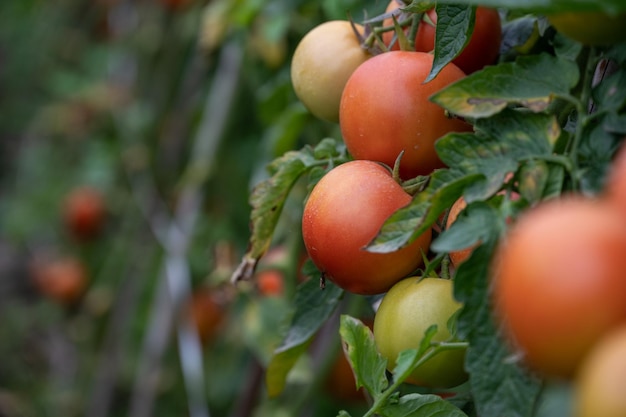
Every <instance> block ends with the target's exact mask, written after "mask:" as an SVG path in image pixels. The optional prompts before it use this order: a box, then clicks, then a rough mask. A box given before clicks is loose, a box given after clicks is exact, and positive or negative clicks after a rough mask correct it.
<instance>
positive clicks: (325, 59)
mask: <svg viewBox="0 0 626 417" xmlns="http://www.w3.org/2000/svg"><path fill="white" fill-rule="evenodd" d="M355 27H356V29H357V31H358V32H359V33H361V34H362V33H363V31H364V28H363V26H361V25H358V24H355ZM370 56H371V55H370V54H369V53H368V52H367V51H366V50H365V49H363V48H362V47H361V42H360V40H359V38H358V36H357V34H356V33H355V31H354V29H353V28H352V25H351V24H350V22H348V21H347V20H331V21H328V22H324V23H322V24H321V25H318V26H316V27H314V28H313V29H312V30H311V31H310V32H308V33H307V34H306V35H305V36H304V37H303V38H302V39H301V40H300V43H298V46H297V47H296V50H295V51H294V54H293V58H292V60H291V83H292V85H293V89H294V90H295V93H296V95H297V96H298V98H299V99H300V101H302V103H303V104H304V105H305V107H306V108H307V109H309V111H310V112H311V113H313V115H315V116H316V117H318V118H320V119H323V120H328V121H331V122H338V121H339V101H340V100H341V92H342V91H343V88H344V86H345V84H346V82H347V81H348V78H349V77H350V75H351V74H352V72H353V71H354V70H355V69H356V68H357V67H358V66H359V65H361V64H362V63H363V62H365V61H366V60H367V59H368V58H370Z"/></svg>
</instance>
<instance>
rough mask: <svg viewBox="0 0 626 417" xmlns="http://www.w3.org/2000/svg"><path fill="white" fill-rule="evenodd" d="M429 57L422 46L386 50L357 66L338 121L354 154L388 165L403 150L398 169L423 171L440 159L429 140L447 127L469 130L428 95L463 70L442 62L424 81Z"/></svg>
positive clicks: (408, 172)
mask: <svg viewBox="0 0 626 417" xmlns="http://www.w3.org/2000/svg"><path fill="white" fill-rule="evenodd" d="M432 63H433V57H432V55H430V54H427V53H424V52H405V51H391V52H386V53H382V54H379V55H376V56H374V57H372V58H370V59H369V60H367V61H366V62H364V63H363V64H361V66H359V67H358V68H357V69H356V70H355V71H354V73H353V74H352V76H351V77H350V79H349V80H348V83H347V84H346V86H345V89H344V92H343V95H342V97H341V104H340V112H339V119H340V120H339V125H340V127H341V133H342V135H343V138H344V141H345V144H346V147H347V149H348V151H349V152H350V154H351V155H352V156H353V157H354V158H355V159H368V160H372V161H379V162H383V163H385V164H387V165H389V166H393V165H394V162H395V160H396V158H397V157H398V155H399V154H400V152H402V151H404V156H403V157H402V162H401V164H400V175H401V176H402V177H403V178H405V179H406V178H410V177H411V178H412V177H414V176H416V175H429V174H431V173H432V171H433V170H434V169H436V168H441V167H443V163H442V162H441V160H440V159H439V157H438V156H437V153H436V152H435V145H434V144H435V141H436V140H437V139H439V138H440V137H441V136H443V135H445V134H446V133H449V132H464V131H470V130H472V126H471V125H469V124H468V123H466V122H464V121H462V120H459V119H456V118H452V117H448V116H447V115H446V113H445V112H444V110H443V109H442V108H441V107H439V106H438V105H436V104H435V103H432V102H430V101H429V97H430V96H431V95H432V94H434V93H435V92H437V91H439V90H441V89H442V88H443V87H445V86H447V85H448V84H450V83H452V82H454V81H457V80H459V79H461V78H463V77H464V76H465V74H463V71H461V70H460V69H459V68H457V67H456V66H455V65H454V64H449V65H447V66H445V67H444V68H443V69H442V71H441V72H440V73H439V75H438V76H437V77H436V78H435V79H434V80H432V81H430V82H428V83H426V84H424V83H423V82H424V80H425V79H426V77H427V75H428V74H429V72H430V68H431V66H432Z"/></svg>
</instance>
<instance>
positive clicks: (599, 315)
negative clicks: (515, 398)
mask: <svg viewBox="0 0 626 417" xmlns="http://www.w3.org/2000/svg"><path fill="white" fill-rule="evenodd" d="M539 242H541V244H538V243H539ZM624 255H626V147H624V148H623V149H622V151H621V152H620V153H619V154H618V156H617V159H616V160H615V162H614V163H613V165H612V169H611V171H610V174H609V176H608V181H607V183H606V185H605V190H604V193H603V194H601V195H600V196H597V197H585V196H582V195H579V194H577V195H564V196H561V197H560V198H557V199H552V200H548V201H544V202H542V203H540V204H538V205H536V206H535V207H533V208H531V209H529V210H527V211H526V212H524V213H523V214H522V215H521V216H520V217H519V219H518V220H517V221H516V224H515V225H513V226H512V227H511V228H510V230H509V231H508V233H507V235H506V236H505V238H504V239H503V241H502V242H501V244H500V247H499V249H498V252H497V253H496V256H495V262H494V265H493V274H492V275H493V283H494V290H493V294H494V305H495V310H496V313H497V316H498V317H499V319H500V320H501V322H502V324H503V328H504V329H505V330H506V333H507V334H508V336H509V337H510V341H511V344H512V346H514V347H515V348H516V349H519V351H520V352H521V354H522V357H523V360H524V362H525V363H526V364H528V365H529V366H531V367H532V368H533V369H535V370H536V371H538V372H540V373H541V374H543V375H546V376H548V377H557V378H563V379H570V378H574V379H575V381H576V382H577V385H578V390H579V392H578V395H577V396H576V401H577V403H578V405H577V408H578V413H579V415H581V416H596V415H597V416H600V415H603V416H609V415H623V414H615V410H621V413H623V412H624V410H626V403H625V402H624V397H623V395H621V394H618V395H614V394H615V389H618V390H619V389H620V388H617V387H621V386H623V376H622V377H621V378H622V379H621V382H620V380H619V378H620V375H624V373H625V372H626V355H625V354H624V353H625V352H626V279H625V278H626V275H625V272H626V257H625V256H624ZM604 338H606V339H604Z"/></svg>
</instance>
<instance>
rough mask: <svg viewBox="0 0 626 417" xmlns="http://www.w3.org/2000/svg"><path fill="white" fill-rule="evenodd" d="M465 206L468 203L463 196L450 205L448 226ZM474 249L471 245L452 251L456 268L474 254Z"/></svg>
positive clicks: (451, 258)
mask: <svg viewBox="0 0 626 417" xmlns="http://www.w3.org/2000/svg"><path fill="white" fill-rule="evenodd" d="M465 207H467V203H466V202H465V199H464V198H463V197H461V198H459V199H458V200H456V201H455V202H454V204H452V207H450V212H449V213H448V220H447V221H446V228H449V227H450V226H452V223H454V221H455V220H456V218H457V217H458V216H459V213H460V212H461V211H463V209H464V208H465ZM473 249H474V248H473V247H469V248H465V249H460V250H457V251H452V252H450V254H449V255H450V261H451V262H452V265H454V267H455V268H458V267H459V265H461V263H462V262H464V261H466V260H467V258H469V256H470V255H471V254H472V250H473Z"/></svg>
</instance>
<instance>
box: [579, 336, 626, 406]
mask: <svg viewBox="0 0 626 417" xmlns="http://www.w3.org/2000/svg"><path fill="white" fill-rule="evenodd" d="M624 386H626V327H624V326H623V325H622V326H621V327H620V328H619V329H617V330H615V331H611V332H609V333H608V334H607V335H605V336H604V337H603V338H602V339H600V340H599V341H598V342H597V343H596V345H595V346H594V347H593V349H592V350H591V351H590V352H589V355H588V356H587V357H586V358H585V359H584V361H583V363H582V364H581V369H580V372H579V374H578V375H577V377H576V380H575V390H574V392H575V396H574V411H575V415H576V417H596V416H602V417H623V416H626V396H625V395H624Z"/></svg>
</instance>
